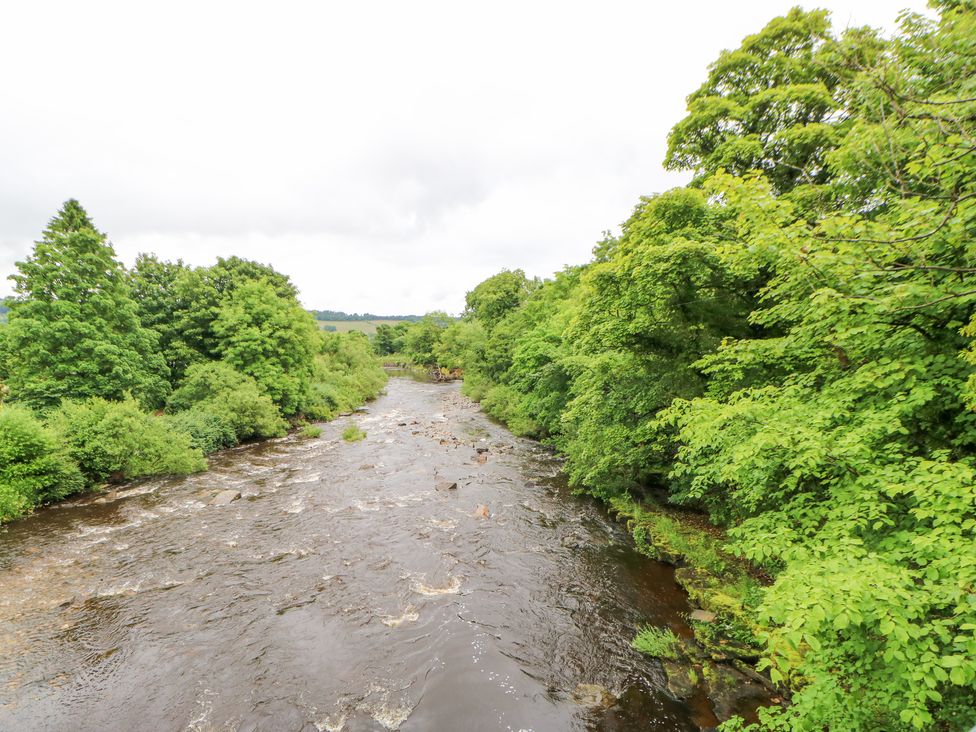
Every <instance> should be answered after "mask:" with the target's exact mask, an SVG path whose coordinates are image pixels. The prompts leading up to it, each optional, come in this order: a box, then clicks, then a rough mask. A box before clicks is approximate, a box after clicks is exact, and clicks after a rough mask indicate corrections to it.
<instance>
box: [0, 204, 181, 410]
mask: <svg viewBox="0 0 976 732" xmlns="http://www.w3.org/2000/svg"><path fill="white" fill-rule="evenodd" d="M17 269H18V273H17V274H15V275H13V276H12V277H11V279H13V281H14V283H15V289H16V292H17V296H16V297H15V298H13V299H12V300H11V301H10V305H11V310H10V313H9V321H10V322H9V325H8V326H6V328H5V332H4V338H3V339H2V343H0V347H2V349H3V351H4V353H3V354H0V362H2V363H4V364H5V366H4V371H5V373H4V374H3V378H4V381H5V382H6V383H7V386H9V387H10V390H11V399H12V400H14V401H19V402H23V403H25V404H28V405H29V406H32V407H37V408H48V407H52V406H54V405H56V404H57V403H58V402H59V401H60V399H62V398H84V397H91V396H98V397H104V398H108V399H121V398H123V397H124V396H125V395H126V394H132V395H133V396H135V397H137V398H138V399H139V400H140V401H141V402H142V403H143V404H144V405H146V406H147V407H155V406H158V405H159V404H161V403H162V401H163V399H165V397H166V394H167V393H168V391H169V385H168V383H167V382H166V377H167V376H168V372H167V368H166V364H165V363H164V361H163V359H162V357H161V356H160V354H159V353H158V352H157V339H156V334H155V333H154V332H152V331H150V330H147V329H146V328H143V327H142V326H141V325H140V322H139V319H138V317H137V315H136V304H135V301H134V300H133V298H132V294H131V291H130V289H129V286H128V284H127V282H126V281H125V277H124V273H123V269H122V265H121V264H120V263H119V262H118V261H117V260H116V259H115V252H114V250H113V249H112V247H111V245H110V244H108V243H107V242H106V240H105V235H104V234H102V233H100V232H99V231H97V230H96V229H95V228H94V227H93V225H92V223H91V221H90V219H89V218H88V215H87V214H86V213H85V211H84V209H83V208H82V207H81V206H80V205H79V204H78V202H77V201H74V200H70V201H68V202H66V203H65V204H64V207H63V208H62V209H61V211H60V212H59V213H58V215H57V216H56V217H55V218H54V219H52V221H51V222H50V224H49V225H48V228H47V229H46V230H45V231H44V235H43V237H42V238H41V239H40V240H39V241H38V242H37V243H36V245H35V247H34V251H33V252H32V254H31V256H30V257H28V258H27V259H26V260H25V261H23V262H18V264H17Z"/></svg>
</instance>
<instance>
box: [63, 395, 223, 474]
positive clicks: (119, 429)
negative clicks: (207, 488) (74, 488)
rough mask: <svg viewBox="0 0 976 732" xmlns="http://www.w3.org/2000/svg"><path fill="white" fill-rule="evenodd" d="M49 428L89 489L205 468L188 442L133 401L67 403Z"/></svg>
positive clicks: (186, 435) (188, 438)
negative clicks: (107, 482)
mask: <svg viewBox="0 0 976 732" xmlns="http://www.w3.org/2000/svg"><path fill="white" fill-rule="evenodd" d="M48 423H49V425H50V427H51V429H52V430H53V432H54V433H55V434H56V435H57V437H58V440H59V441H60V443H61V444H63V445H65V446H66V447H67V451H68V454H69V455H70V456H71V457H72V459H73V460H74V461H75V462H76V463H77V464H78V466H79V468H80V469H81V472H82V474H83V475H84V476H85V479H86V480H87V481H88V483H89V484H90V485H94V484H97V483H102V482H104V481H106V480H109V481H113V482H118V481H122V480H129V479H132V478H138V477H141V476H144V475H165V474H171V475H184V474H187V473H194V472H197V471H199V470H203V469H204V468H206V466H207V463H206V460H205V459H204V457H203V454H202V453H201V452H200V450H198V449H195V448H193V447H191V445H190V436H189V435H188V434H186V433H184V432H178V431H176V430H174V429H173V428H172V427H171V426H170V425H169V424H168V423H167V422H166V421H165V420H164V419H162V418H160V417H155V416H153V415H151V414H146V413H145V412H143V411H142V410H141V409H140V408H139V405H138V404H136V403H135V402H134V401H132V400H127V401H122V402H110V401H107V400H105V399H100V398H97V397H94V398H92V399H86V400H84V401H65V402H63V403H62V404H61V406H60V407H59V408H58V409H57V410H55V411H54V412H52V413H51V415H50V417H49V420H48Z"/></svg>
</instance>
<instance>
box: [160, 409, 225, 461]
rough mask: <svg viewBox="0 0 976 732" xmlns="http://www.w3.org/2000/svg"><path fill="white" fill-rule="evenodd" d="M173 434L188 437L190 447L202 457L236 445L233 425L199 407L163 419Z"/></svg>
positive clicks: (222, 417)
mask: <svg viewBox="0 0 976 732" xmlns="http://www.w3.org/2000/svg"><path fill="white" fill-rule="evenodd" d="M163 419H164V420H165V421H166V423H167V424H168V425H169V426H170V428H171V429H172V430H173V431H174V432H183V433H185V434H187V435H189V436H190V446H191V447H193V448H195V449H197V450H200V451H201V452H202V453H203V454H204V455H209V454H210V453H212V452H216V451H217V450H221V449H223V448H225V447H233V446H234V445H236V444H237V434H236V433H235V432H234V425H233V424H232V423H231V422H230V420H229V419H228V418H227V416H226V415H225V416H221V415H219V414H214V413H213V412H208V411H207V410H205V409H201V408H199V407H191V408H190V409H187V410H186V411H184V412H177V413H176V414H167V415H165V416H164V417H163Z"/></svg>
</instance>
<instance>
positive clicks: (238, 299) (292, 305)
mask: <svg viewBox="0 0 976 732" xmlns="http://www.w3.org/2000/svg"><path fill="white" fill-rule="evenodd" d="M213 332H214V336H215V338H216V346H215V350H216V353H217V354H218V355H219V356H220V357H221V359H222V360H224V361H226V362H227V363H229V364H230V365H231V366H233V367H234V368H235V369H237V370H238V371H240V372H241V373H243V374H247V375H249V376H251V377H253V378H254V380H255V381H256V382H257V384H258V386H259V387H260V388H261V390H262V391H263V392H264V393H265V394H267V395H268V396H270V397H271V399H272V401H274V403H275V404H277V405H278V407H279V408H280V409H281V411H282V413H283V414H285V415H292V414H296V413H297V412H299V411H301V409H302V407H303V406H304V399H305V396H306V393H307V392H308V388H309V385H310V382H311V377H312V370H313V367H314V366H313V358H314V356H315V350H316V347H317V346H318V331H317V329H316V327H315V322H314V321H313V320H312V317H311V316H310V315H309V314H308V313H307V312H306V311H305V310H304V309H303V308H302V307H301V306H300V305H299V304H298V301H297V300H296V299H294V298H291V299H284V298H282V297H280V295H279V293H278V292H276V290H275V287H274V285H273V283H271V282H268V281H265V280H252V281H248V282H245V283H243V284H241V285H240V286H238V287H237V288H236V289H235V290H234V292H233V293H232V294H231V295H230V296H229V297H228V298H227V299H226V300H225V301H224V303H223V305H222V306H221V308H220V311H219V312H218V313H217V317H216V318H215V319H214V321H213Z"/></svg>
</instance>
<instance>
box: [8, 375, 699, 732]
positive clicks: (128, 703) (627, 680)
mask: <svg viewBox="0 0 976 732" xmlns="http://www.w3.org/2000/svg"><path fill="white" fill-rule="evenodd" d="M350 422H354V423H356V424H357V425H358V426H359V427H360V428H361V429H362V430H364V431H365V432H366V433H367V437H366V439H365V440H363V441H361V442H355V443H346V442H343V440H342V438H341V432H342V430H343V429H344V428H345V427H347V426H348V424H349V423H350ZM479 450H481V452H479ZM452 483H457V487H456V488H450V487H449V486H450V484H452ZM226 490H233V491H239V492H240V494H241V498H240V499H239V500H236V501H234V502H232V503H229V504H228V505H223V506H218V505H210V501H211V499H212V497H213V496H214V495H215V494H216V493H218V492H220V491H226ZM486 516H487V517H486ZM687 611H688V607H687V601H686V599H685V597H684V595H683V593H682V592H681V591H680V589H679V588H678V587H677V586H676V585H675V583H674V579H673V575H672V572H671V570H670V568H668V567H666V566H665V565H662V564H658V563H656V562H653V561H650V560H648V559H646V558H644V557H642V556H640V555H639V554H637V553H636V552H635V551H634V550H633V549H632V545H631V542H630V539H629V537H628V536H627V535H626V532H625V531H624V530H623V529H622V528H621V527H619V526H618V525H616V524H615V523H614V522H612V521H611V520H610V519H609V518H608V517H607V516H606V514H605V512H604V511H603V510H602V509H601V508H600V507H599V506H598V505H597V504H595V503H593V502H591V501H587V500H585V499H582V498H577V497H574V496H572V495H571V494H570V492H569V491H568V490H567V489H566V487H565V486H564V484H563V482H562V481H561V479H560V476H559V464H558V462H557V461H556V460H555V459H553V457H552V456H551V455H550V454H549V453H548V452H547V451H546V450H545V449H544V448H542V447H540V446H538V445H536V444H534V443H532V442H529V441H524V440H519V439H517V438H515V437H513V436H512V435H511V434H510V433H509V432H507V431H506V430H505V429H504V428H502V427H500V426H498V425H496V424H494V423H492V422H491V421H489V420H488V419H487V418H486V417H485V416H484V415H483V414H482V413H481V412H480V411H479V409H478V408H477V406H476V405H474V404H473V403H471V402H470V401H469V400H467V399H466V398H464V397H463V396H461V394H460V392H459V390H458V388H457V385H456V384H451V385H439V384H427V383H419V382H415V381H411V380H408V379H404V378H395V379H392V380H391V381H390V384H389V386H388V388H387V393H386V395H384V396H382V397H381V398H380V399H378V400H377V401H376V402H374V403H372V404H371V405H369V409H368V411H367V412H365V413H358V414H356V415H354V416H352V417H348V418H343V419H339V420H336V421H335V422H333V423H331V424H328V425H325V426H324V432H323V434H322V436H321V437H320V438H319V439H302V438H299V437H296V436H291V437H287V438H284V439H281V440H275V441H271V442H266V443H261V444H256V445H249V446H244V447H241V448H237V449H235V450H231V451H228V452H225V453H222V454H220V455H217V456H214V457H213V458H212V459H211V469H210V470H209V471H208V472H206V473H202V474H199V475H194V476H191V477H189V478H181V479H166V480H153V481H146V482H142V483H138V484H132V485H128V486H125V487H124V488H122V489H120V490H118V491H117V492H116V493H114V494H109V495H106V496H102V497H95V498H89V499H86V500H84V501H77V502H72V503H67V504H63V505H60V506H57V507H53V508H48V509H44V510H41V511H40V512H38V513H37V514H36V515H34V516H32V517H29V518H27V519H25V520H22V521H19V522H15V523H13V524H11V525H9V526H7V527H5V528H3V529H0V729H3V730H34V729H38V730H40V729H44V730H69V729H70V730H136V729H139V730H150V729H151V730H296V731H297V730H315V729H318V730H349V731H353V730H384V729H391V730H392V729H401V730H405V731H407V730H464V732H476V731H478V730H536V731H538V732H541V731H543V730H638V729H640V730H648V729H651V730H697V729H699V728H700V727H701V726H705V725H710V724H714V723H715V720H714V718H713V717H712V716H711V714H710V712H709V710H708V707H707V703H705V702H704V700H701V701H700V702H698V703H694V702H693V703H692V704H690V705H689V704H686V703H682V702H679V701H677V700H675V699H673V698H671V697H670V696H669V695H668V693H667V691H666V682H665V677H664V674H663V672H662V670H661V668H660V666H659V665H658V663H657V662H656V661H654V660H652V659H649V658H647V657H644V656H641V655H640V654H639V653H637V652H636V651H634V650H632V649H631V647H630V644H629V642H630V639H631V638H632V637H633V636H634V634H635V633H636V630H637V628H638V626H640V625H642V624H645V623H650V624H653V625H658V626H670V627H672V628H673V629H674V630H675V632H677V633H679V634H686V633H687V626H686V625H685V623H684V621H683V619H682V615H683V614H684V613H687ZM581 685H583V686H581ZM605 692H606V693H605ZM608 694H609V695H612V698H611V696H608ZM613 699H616V703H613V704H612V705H611V706H608V704H610V703H611V702H612V701H613Z"/></svg>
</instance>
